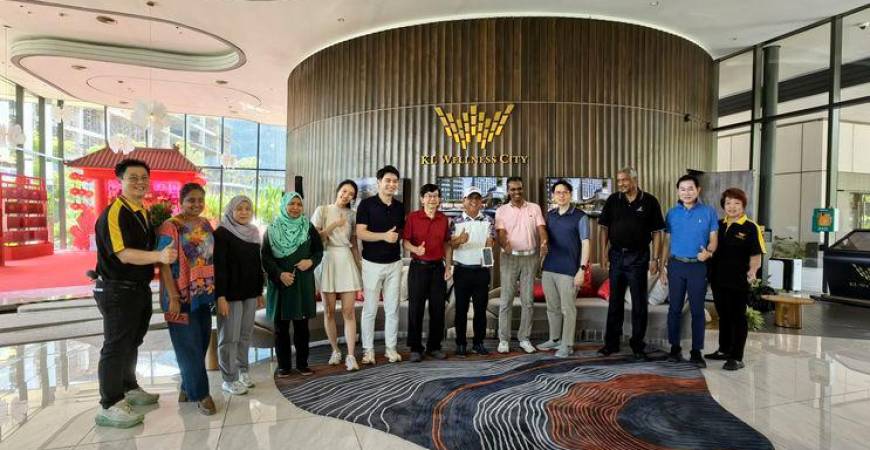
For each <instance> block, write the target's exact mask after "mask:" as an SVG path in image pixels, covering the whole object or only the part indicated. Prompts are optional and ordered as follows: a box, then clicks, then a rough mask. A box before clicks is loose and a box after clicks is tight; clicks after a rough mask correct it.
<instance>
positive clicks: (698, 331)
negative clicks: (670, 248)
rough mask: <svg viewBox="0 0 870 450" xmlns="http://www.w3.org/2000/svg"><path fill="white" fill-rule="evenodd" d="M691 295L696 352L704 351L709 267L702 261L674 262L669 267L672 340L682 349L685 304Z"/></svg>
mask: <svg viewBox="0 0 870 450" xmlns="http://www.w3.org/2000/svg"><path fill="white" fill-rule="evenodd" d="M687 293H688V294H689V311H690V312H691V313H692V350H698V351H700V350H701V349H702V348H704V325H705V324H706V316H705V314H704V297H705V296H706V295H707V265H706V264H704V263H701V262H696V263H685V262H680V261H677V260H675V259H672V260H671V261H670V263H669V264H668V302H669V303H670V305H669V306H668V341H670V343H671V346H673V347H677V348H679V347H680V324H681V322H682V316H683V303H684V302H685V298H686V294H687Z"/></svg>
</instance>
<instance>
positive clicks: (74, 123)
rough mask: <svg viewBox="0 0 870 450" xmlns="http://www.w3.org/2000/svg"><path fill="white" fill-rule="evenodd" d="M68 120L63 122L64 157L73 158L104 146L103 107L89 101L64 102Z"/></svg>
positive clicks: (104, 121)
mask: <svg viewBox="0 0 870 450" xmlns="http://www.w3.org/2000/svg"><path fill="white" fill-rule="evenodd" d="M63 109H64V110H69V111H71V112H70V113H69V117H70V120H68V121H65V122H64V123H63V139H64V143H63V151H64V158H65V159H67V160H69V159H75V158H78V157H80V156H83V155H86V154H88V153H92V152H94V151H96V150H99V149H101V148H103V147H105V146H106V136H105V135H106V128H105V126H106V125H105V124H106V120H105V119H106V116H105V110H104V107H102V106H99V105H93V104H90V103H78V102H64V107H63Z"/></svg>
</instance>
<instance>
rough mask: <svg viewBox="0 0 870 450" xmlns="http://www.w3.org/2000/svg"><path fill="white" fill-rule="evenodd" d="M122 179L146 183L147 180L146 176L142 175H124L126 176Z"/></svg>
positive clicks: (129, 181)
mask: <svg viewBox="0 0 870 450" xmlns="http://www.w3.org/2000/svg"><path fill="white" fill-rule="evenodd" d="M124 179H125V180H127V182H128V183H147V182H148V176H144V177H126V178H124Z"/></svg>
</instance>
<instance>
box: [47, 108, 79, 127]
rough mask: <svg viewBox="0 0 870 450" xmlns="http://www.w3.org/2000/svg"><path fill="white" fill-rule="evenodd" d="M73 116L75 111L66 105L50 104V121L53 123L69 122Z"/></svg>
mask: <svg viewBox="0 0 870 450" xmlns="http://www.w3.org/2000/svg"><path fill="white" fill-rule="evenodd" d="M74 117H75V111H74V110H73V109H72V108H69V107H66V106H58V105H51V121H52V122H54V124H55V125H58V124H60V123H69V122H71V121H72V120H73V118H74Z"/></svg>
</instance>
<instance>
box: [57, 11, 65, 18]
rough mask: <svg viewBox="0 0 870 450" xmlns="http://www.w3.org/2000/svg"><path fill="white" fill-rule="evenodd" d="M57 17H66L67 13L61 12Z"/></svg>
mask: <svg viewBox="0 0 870 450" xmlns="http://www.w3.org/2000/svg"><path fill="white" fill-rule="evenodd" d="M57 15H58V16H60V17H66V13H65V12H59V13H57Z"/></svg>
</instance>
